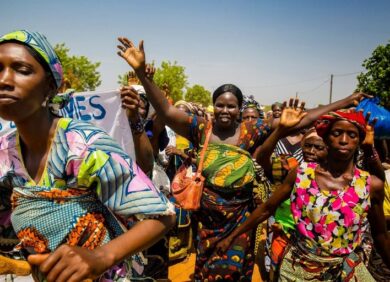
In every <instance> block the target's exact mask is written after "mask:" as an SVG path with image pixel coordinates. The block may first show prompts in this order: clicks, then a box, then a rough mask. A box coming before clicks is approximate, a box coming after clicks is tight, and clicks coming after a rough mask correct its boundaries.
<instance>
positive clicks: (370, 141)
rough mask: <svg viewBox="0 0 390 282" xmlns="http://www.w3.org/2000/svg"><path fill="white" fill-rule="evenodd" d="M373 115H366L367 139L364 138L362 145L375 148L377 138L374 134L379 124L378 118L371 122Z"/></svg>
mask: <svg viewBox="0 0 390 282" xmlns="http://www.w3.org/2000/svg"><path fill="white" fill-rule="evenodd" d="M370 116H371V113H370V112H368V113H367V115H366V138H364V140H363V142H362V145H366V146H373V145H374V137H375V132H374V127H375V124H376V122H377V120H378V119H377V118H374V119H373V120H372V121H369V120H370Z"/></svg>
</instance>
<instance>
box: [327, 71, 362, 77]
mask: <svg viewBox="0 0 390 282" xmlns="http://www.w3.org/2000/svg"><path fill="white" fill-rule="evenodd" d="M361 72H362V71H356V72H350V73H342V74H334V75H333V76H338V77H341V76H349V75H354V74H358V73H361Z"/></svg>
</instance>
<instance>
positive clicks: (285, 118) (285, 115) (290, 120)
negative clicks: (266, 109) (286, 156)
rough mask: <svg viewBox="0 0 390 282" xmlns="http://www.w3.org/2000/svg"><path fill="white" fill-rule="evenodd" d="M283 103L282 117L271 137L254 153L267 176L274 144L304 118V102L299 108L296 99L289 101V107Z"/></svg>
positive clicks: (270, 166)
mask: <svg viewBox="0 0 390 282" xmlns="http://www.w3.org/2000/svg"><path fill="white" fill-rule="evenodd" d="M286 105H287V103H286V102H284V103H283V110H282V115H281V117H280V122H279V123H278V126H277V127H276V129H275V130H274V131H273V132H272V133H271V135H270V136H269V137H268V138H267V139H266V140H265V141H264V143H263V144H262V145H261V146H260V147H258V148H257V149H256V151H255V153H254V158H255V159H256V161H257V163H258V164H260V165H261V166H262V167H263V169H264V171H265V172H266V173H267V174H270V172H271V170H272V164H271V155H272V152H273V151H274V150H275V147H276V144H277V143H278V141H279V139H281V138H283V137H285V136H286V135H287V134H288V132H289V130H290V128H292V127H294V126H295V125H297V124H298V123H299V122H300V121H301V120H302V119H303V118H304V117H305V116H306V114H307V113H306V112H304V108H305V102H302V103H301V105H300V106H298V105H299V100H298V99H295V100H294V99H290V102H289V105H288V106H286Z"/></svg>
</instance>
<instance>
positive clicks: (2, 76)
mask: <svg viewBox="0 0 390 282" xmlns="http://www.w3.org/2000/svg"><path fill="white" fill-rule="evenodd" d="M47 81H48V78H47V74H46V73H45V70H44V69H43V67H42V66H41V65H40V64H39V62H37V61H36V60H35V58H34V57H33V56H31V54H30V53H29V52H28V51H27V49H26V47H24V46H23V45H21V44H16V43H4V44H0V97H1V98H0V116H1V117H2V118H3V119H5V120H12V121H14V122H15V124H16V127H17V128H18V133H19V136H20V142H21V146H22V151H23V161H24V165H25V167H26V169H27V172H28V173H29V175H30V177H31V179H33V180H34V181H35V182H36V183H37V182H39V180H40V179H41V175H42V173H43V169H44V166H45V163H46V158H47V155H48V152H49V148H50V145H51V142H50V141H49V140H51V138H50V137H52V136H53V135H54V132H55V128H56V125H57V122H58V118H55V117H54V116H53V115H51V114H50V112H49V110H48V109H47V108H46V107H42V104H43V103H44V102H45V101H47V100H48V98H49V97H50V96H52V95H54V91H55V90H54V89H53V86H51V85H50V84H48V83H47ZM37 124H39V126H36V125H37ZM48 137H49V138H48Z"/></svg>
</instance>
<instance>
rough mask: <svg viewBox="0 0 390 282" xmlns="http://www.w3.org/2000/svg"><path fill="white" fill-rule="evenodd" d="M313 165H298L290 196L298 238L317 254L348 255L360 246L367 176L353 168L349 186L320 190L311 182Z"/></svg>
mask: <svg viewBox="0 0 390 282" xmlns="http://www.w3.org/2000/svg"><path fill="white" fill-rule="evenodd" d="M316 166H317V164H316V163H302V165H301V166H300V167H299V169H298V172H297V178H296V182H295V187H294V190H293V192H292V193H291V211H292V214H293V217H294V220H295V222H296V228H297V232H298V235H300V236H299V237H301V238H300V239H303V241H304V243H305V245H306V246H307V247H308V248H309V249H312V250H313V249H316V251H317V254H327V255H333V256H343V255H348V254H350V253H351V252H353V251H354V250H355V248H356V247H357V246H358V245H359V244H360V242H361V238H362V233H363V232H364V228H362V226H363V222H364V220H365V219H366V217H367V212H368V210H369V208H370V196H369V192H370V191H369V190H370V189H369V187H370V181H371V177H370V174H369V173H368V172H366V171H363V170H360V169H358V168H356V167H355V169H354V176H353V179H352V182H351V184H350V186H349V187H347V188H346V189H345V190H343V191H342V190H333V191H323V190H321V189H320V188H319V187H318V185H317V182H316V180H315V169H316ZM300 241H302V240H300Z"/></svg>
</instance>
